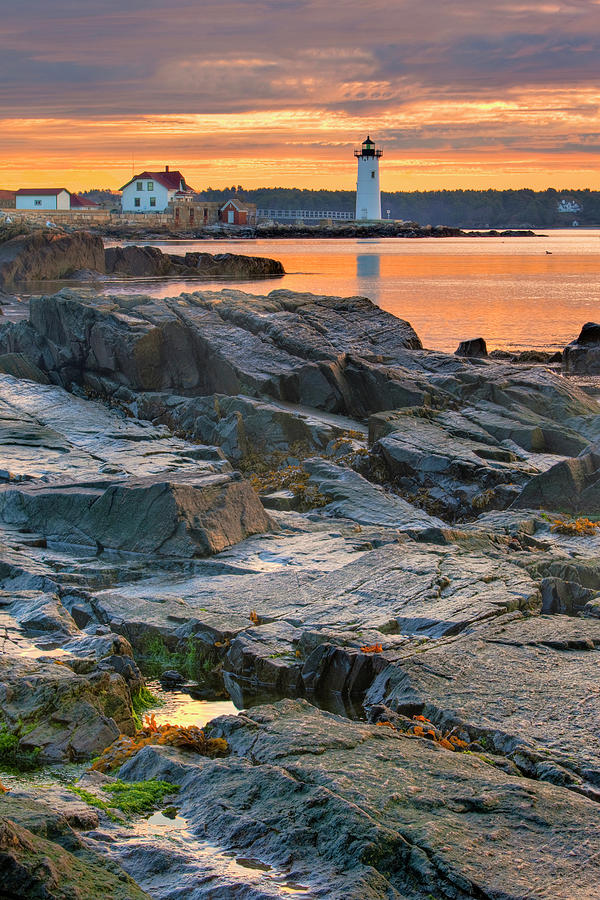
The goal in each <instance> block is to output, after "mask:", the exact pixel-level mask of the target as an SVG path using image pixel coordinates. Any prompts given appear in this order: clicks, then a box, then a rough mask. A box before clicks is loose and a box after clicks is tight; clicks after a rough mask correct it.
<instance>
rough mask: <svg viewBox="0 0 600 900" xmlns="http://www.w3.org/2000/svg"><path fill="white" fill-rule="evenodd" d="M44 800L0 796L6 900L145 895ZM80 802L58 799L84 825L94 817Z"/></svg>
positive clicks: (137, 899) (0, 860)
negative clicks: (67, 801) (91, 847)
mask: <svg viewBox="0 0 600 900" xmlns="http://www.w3.org/2000/svg"><path fill="white" fill-rule="evenodd" d="M48 794H50V792H48ZM48 799H49V802H46V803H44V802H41V803H40V802H37V801H36V800H32V799H31V798H30V797H29V796H27V795H25V794H23V793H22V792H17V793H15V792H13V791H11V792H10V793H7V794H4V795H2V796H0V871H1V872H2V895H3V896H4V897H5V898H7V900H13V898H18V897H23V898H25V897H30V898H34V897H39V898H41V897H44V898H45V900H68V898H76V897H77V898H81V900H92V898H96V897H110V898H111V900H149V895H148V894H146V893H145V892H144V891H142V889H141V888H139V887H138V886H137V884H136V883H135V882H134V881H133V879H132V878H130V877H129V876H128V875H126V874H125V872H124V871H123V869H121V868H120V867H119V866H118V865H116V864H115V863H114V862H112V861H110V860H108V859H107V858H106V856H105V855H103V854H101V853H97V852H95V851H93V850H91V849H90V847H89V845H88V843H87V842H85V841H84V840H82V839H81V838H80V837H79V835H78V834H77V832H76V831H75V830H74V829H73V828H72V827H70V823H69V822H68V820H67V817H66V816H64V815H62V814H61V813H58V812H56V811H54V810H53V809H52V803H51V800H50V798H48ZM83 806H84V805H83V804H82V803H77V806H76V805H75V803H73V802H71V803H63V807H64V808H65V809H66V810H71V809H73V808H75V809H77V810H78V812H77V814H75V813H71V812H67V815H68V816H69V818H70V819H71V821H72V823H73V825H74V826H75V828H77V827H79V828H81V827H85V828H86V829H89V828H90V827H93V826H94V823H95V824H97V823H98V817H97V816H96V815H95V813H94V812H93V811H92V810H85V809H82V808H83Z"/></svg>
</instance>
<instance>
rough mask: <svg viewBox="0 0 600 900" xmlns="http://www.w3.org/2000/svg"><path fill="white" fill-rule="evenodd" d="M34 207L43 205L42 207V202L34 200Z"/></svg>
mask: <svg viewBox="0 0 600 900" xmlns="http://www.w3.org/2000/svg"><path fill="white" fill-rule="evenodd" d="M33 205H34V206H41V205H42V201H41V200H34V201H33Z"/></svg>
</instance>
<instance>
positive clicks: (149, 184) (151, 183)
mask: <svg viewBox="0 0 600 900" xmlns="http://www.w3.org/2000/svg"><path fill="white" fill-rule="evenodd" d="M148 190H149V191H153V190H154V182H153V181H149V182H148Z"/></svg>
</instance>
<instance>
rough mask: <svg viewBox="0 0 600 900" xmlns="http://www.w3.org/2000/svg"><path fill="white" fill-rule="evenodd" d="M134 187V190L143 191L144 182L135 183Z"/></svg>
mask: <svg viewBox="0 0 600 900" xmlns="http://www.w3.org/2000/svg"><path fill="white" fill-rule="evenodd" d="M135 187H136V190H138V191H143V190H144V182H143V181H138V182H136V185H135Z"/></svg>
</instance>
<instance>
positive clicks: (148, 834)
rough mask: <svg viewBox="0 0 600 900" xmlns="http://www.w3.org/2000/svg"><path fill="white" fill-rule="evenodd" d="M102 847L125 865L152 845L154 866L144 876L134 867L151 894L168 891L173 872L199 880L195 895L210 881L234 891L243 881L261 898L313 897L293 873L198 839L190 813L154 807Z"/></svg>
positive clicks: (183, 880) (189, 880) (181, 880)
mask: <svg viewBox="0 0 600 900" xmlns="http://www.w3.org/2000/svg"><path fill="white" fill-rule="evenodd" d="M106 849H108V850H109V852H110V851H111V850H112V851H114V852H115V855H116V856H117V857H118V858H119V861H120V863H121V864H122V865H123V866H124V868H125V869H127V868H128V861H132V860H135V859H136V857H137V858H139V855H140V854H144V851H151V852H152V854H153V855H154V856H155V858H156V859H157V860H159V859H161V858H162V859H161V861H160V862H158V863H157V865H156V866H150V867H149V868H148V869H147V871H146V876H145V877H140V871H139V870H138V869H136V880H137V881H138V884H139V885H140V887H142V888H143V889H144V890H146V891H148V892H149V893H150V894H151V895H152V896H159V897H160V896H168V894H163V890H164V888H165V887H166V885H167V884H168V883H169V882H171V883H172V880H173V877H174V875H175V872H176V873H177V880H178V884H179V885H180V886H181V885H187V884H189V885H190V887H191V885H192V884H194V885H195V886H199V885H200V884H201V885H202V887H206V888H208V893H206V894H204V893H202V894H198V895H196V894H195V896H206V897H210V896H211V893H210V885H211V884H212V885H213V887H216V886H217V885H218V886H220V887H221V888H222V887H223V886H227V887H228V888H230V890H231V891H232V894H233V893H234V892H235V893H236V895H237V890H236V889H239V888H240V887H242V885H243V886H246V887H248V886H251V887H252V888H254V889H257V890H259V891H260V894H256V896H260V897H264V898H265V900H266V898H273V900H276V898H279V897H289V896H290V895H294V896H302V897H307V898H310V897H311V892H310V888H309V887H307V886H306V885H304V884H302V883H301V882H299V881H297V880H296V878H295V877H294V876H293V875H292V873H290V872H285V871H283V870H281V869H277V868H276V867H274V866H271V865H269V863H265V862H263V861H262V860H260V859H255V858H252V857H247V856H242V855H241V854H237V853H236V852H235V851H233V850H222V849H221V848H219V847H218V846H216V845H214V844H211V843H210V842H208V841H205V840H199V839H198V838H197V837H196V836H195V834H194V832H193V830H192V828H191V826H190V823H189V821H188V819H187V818H185V817H184V816H180V815H177V814H176V815H174V816H173V815H165V814H164V812H157V813H154V814H153V815H151V816H150V817H149V818H148V819H145V820H141V821H138V822H136V823H135V824H134V825H133V827H132V828H131V829H128V830H127V832H124V833H122V834H119V839H118V845H112V846H111V847H109V848H106ZM253 896H255V895H254V894H253Z"/></svg>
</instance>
